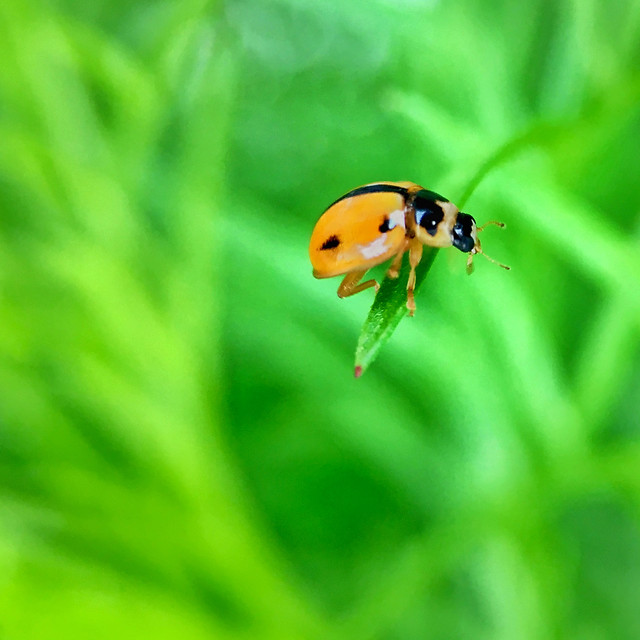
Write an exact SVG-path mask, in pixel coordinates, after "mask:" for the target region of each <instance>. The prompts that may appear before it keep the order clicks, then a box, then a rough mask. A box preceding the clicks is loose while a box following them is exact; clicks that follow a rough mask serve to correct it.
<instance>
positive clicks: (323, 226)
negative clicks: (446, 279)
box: [309, 182, 509, 316]
mask: <svg viewBox="0 0 640 640" xmlns="http://www.w3.org/2000/svg"><path fill="white" fill-rule="evenodd" d="M490 224H495V225H497V226H499V227H504V224H503V223H502V222H495V221H491V222H487V223H486V224H484V225H483V226H481V227H476V221H475V220H474V219H473V217H472V216H470V215H469V214H467V213H462V212H460V211H459V210H458V207H456V206H455V205H454V204H453V203H452V202H449V200H447V199H446V198H443V197H442V196H441V195H439V194H437V193H435V192H433V191H429V190H428V189H425V188H423V187H421V186H420V185H418V184H415V183H414V182H374V183H372V184H367V185H364V186H362V187H358V188H357V189H353V190H352V191H349V193H346V194H345V195H343V196H342V197H341V198H338V199H337V200H336V201H335V202H334V203H333V204H332V205H330V206H329V207H328V208H327V209H326V210H325V212H324V213H323V214H322V216H321V217H320V219H319V220H318V222H317V223H316V226H315V228H314V230H313V233H312V234H311V242H310V244H309V257H310V258H311V264H312V266H313V275H314V276H315V277H316V278H332V277H333V276H340V275H344V276H345V277H344V279H343V280H342V282H341V284H340V286H339V287H338V296H339V297H340V298H346V297H347V296H352V295H354V294H355V293H359V292H360V291H364V290H365V289H368V288H369V287H375V289H376V292H377V291H378V289H379V286H380V285H379V284H378V283H377V282H376V281H375V280H367V281H366V282H360V280H361V279H362V277H363V276H364V274H365V273H366V272H367V271H368V270H369V269H371V268H372V267H375V266H376V265H378V264H381V263H383V262H385V261H386V260H389V259H391V258H393V261H392V262H391V265H390V266H389V269H388V271H387V275H388V276H389V277H390V278H397V277H398V274H399V272H400V266H401V265H402V257H403V256H404V254H405V253H406V252H407V251H408V252H409V264H410V265H411V271H410V273H409V280H408V282H407V309H408V310H409V315H411V316H412V315H413V314H414V312H415V309H416V304H415V300H414V295H413V290H414V287H415V282H416V274H415V269H416V267H417V265H418V264H419V262H420V260H421V258H422V247H423V246H424V245H426V246H428V247H436V248H443V247H450V246H454V247H456V248H457V249H459V250H460V251H462V252H464V253H468V254H469V258H468V259H467V273H471V272H472V271H473V256H474V255H475V254H476V253H481V254H483V255H484V256H485V257H486V258H488V259H489V260H491V262H494V263H495V264H498V265H499V266H501V267H503V268H504V269H509V267H507V266H506V265H504V264H500V263H499V262H496V261H495V260H492V259H491V258H489V256H487V255H486V254H484V252H483V251H482V248H481V246H480V240H479V239H478V233H479V232H480V231H482V230H483V229H484V228H485V227H486V226H488V225H490Z"/></svg>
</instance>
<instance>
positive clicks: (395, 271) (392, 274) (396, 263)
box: [387, 242, 408, 280]
mask: <svg viewBox="0 0 640 640" xmlns="http://www.w3.org/2000/svg"><path fill="white" fill-rule="evenodd" d="M407 248H408V247H407V243H406V242H405V243H404V244H403V245H402V249H400V251H398V253H397V254H396V257H395V258H394V259H393V262H392V263H391V264H390V265H389V268H388V269H387V277H388V278H392V279H393V280H395V279H396V278H397V277H398V276H399V275H400V268H401V267H402V257H403V256H404V252H405V251H406V250H407Z"/></svg>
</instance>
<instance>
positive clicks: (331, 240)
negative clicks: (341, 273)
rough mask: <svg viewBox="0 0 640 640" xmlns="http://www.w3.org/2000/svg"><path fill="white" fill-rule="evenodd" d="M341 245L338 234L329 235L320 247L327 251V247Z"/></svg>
mask: <svg viewBox="0 0 640 640" xmlns="http://www.w3.org/2000/svg"><path fill="white" fill-rule="evenodd" d="M338 246H340V238H338V236H329V237H328V238H327V239H326V240H325V241H324V242H323V243H322V246H321V247H320V251H326V250H327V249H335V248H336V247H338Z"/></svg>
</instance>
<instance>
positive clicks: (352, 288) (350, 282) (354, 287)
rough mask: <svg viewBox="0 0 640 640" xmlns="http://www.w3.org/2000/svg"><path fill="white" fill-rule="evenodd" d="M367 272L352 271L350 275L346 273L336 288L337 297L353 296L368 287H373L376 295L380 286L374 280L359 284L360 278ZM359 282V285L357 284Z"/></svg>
mask: <svg viewBox="0 0 640 640" xmlns="http://www.w3.org/2000/svg"><path fill="white" fill-rule="evenodd" d="M366 272H367V270H366V269H365V271H352V272H351V273H347V275H346V276H345V277H344V280H343V281H342V282H341V283H340V286H339V287H338V297H339V298H346V297H348V296H353V295H355V294H356V293H360V292H361V291H364V290H365V289H368V288H369V287H375V288H376V293H378V289H379V288H380V285H379V284H378V283H377V282H376V281H375V280H367V281H366V282H360V279H361V278H362V276H363V275H364V274H365V273H366ZM359 282H360V284H358V283H359Z"/></svg>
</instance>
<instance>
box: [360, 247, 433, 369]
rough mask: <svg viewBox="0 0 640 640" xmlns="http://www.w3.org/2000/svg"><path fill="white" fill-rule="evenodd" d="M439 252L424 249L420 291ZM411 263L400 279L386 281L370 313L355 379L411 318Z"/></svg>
mask: <svg viewBox="0 0 640 640" xmlns="http://www.w3.org/2000/svg"><path fill="white" fill-rule="evenodd" d="M437 253H438V249H434V248H432V247H424V252H423V255H422V260H421V261H420V264H419V265H418V266H417V267H416V286H415V290H416V291H417V290H418V289H419V287H420V285H421V284H422V281H423V280H424V279H425V278H426V276H427V273H428V272H429V269H431V265H432V264H433V261H434V260H435V257H436V255H437ZM408 278H409V261H408V260H405V261H403V264H402V269H401V270H400V275H399V277H398V278H395V279H393V278H389V277H385V278H384V280H383V281H382V284H381V285H380V290H379V291H378V293H377V295H376V297H375V300H374V301H373V305H372V306H371V309H370V310H369V314H368V315H367V318H366V320H365V321H364V325H363V326H362V331H361V332H360V337H359V338H358V345H357V347H356V358H355V370H354V375H355V377H356V378H359V377H360V376H361V375H362V374H363V373H364V372H365V371H366V370H367V369H368V367H369V365H370V364H371V363H372V362H373V361H374V360H375V358H376V356H377V355H378V352H379V351H380V349H381V348H382V346H383V345H384V344H385V342H386V341H387V340H388V339H389V338H390V337H391V335H392V334H393V332H394V331H395V330H396V327H397V326H398V324H399V323H400V320H402V318H403V317H404V316H405V315H406V314H407V306H406V303H407V289H406V283H407V280H408Z"/></svg>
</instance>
